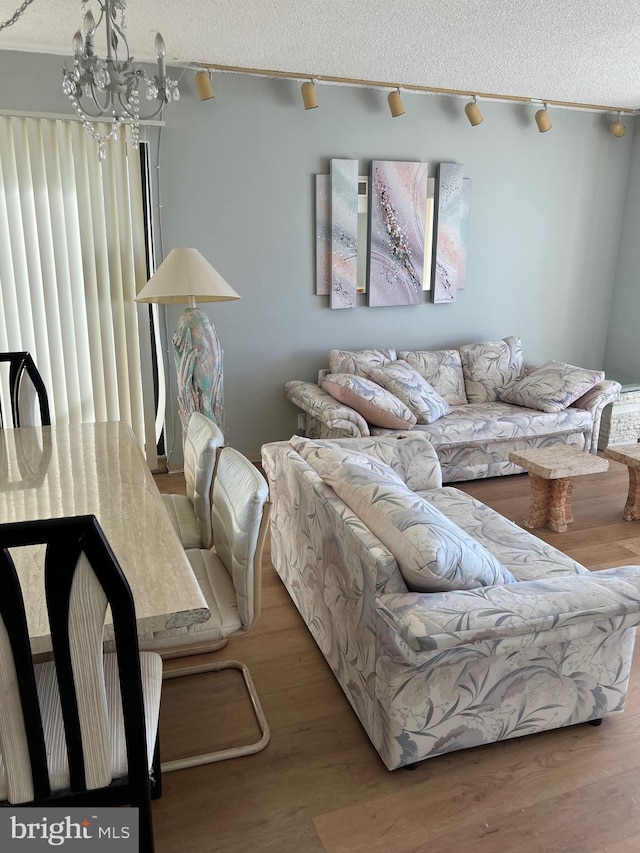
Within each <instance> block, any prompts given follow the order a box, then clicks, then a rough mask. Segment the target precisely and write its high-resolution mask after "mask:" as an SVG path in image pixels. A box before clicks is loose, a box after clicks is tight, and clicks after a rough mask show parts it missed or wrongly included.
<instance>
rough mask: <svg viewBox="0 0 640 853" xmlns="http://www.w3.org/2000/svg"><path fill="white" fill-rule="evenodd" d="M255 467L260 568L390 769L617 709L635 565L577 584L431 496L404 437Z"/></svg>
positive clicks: (291, 449)
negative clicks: (265, 537) (278, 587)
mask: <svg viewBox="0 0 640 853" xmlns="http://www.w3.org/2000/svg"><path fill="white" fill-rule="evenodd" d="M262 458H263V465H264V469H265V472H266V474H267V477H268V480H269V485H270V491H271V500H272V502H273V512H272V521H271V525H272V526H271V556H272V559H273V563H274V565H275V568H276V570H277V572H278V574H279V575H280V577H281V579H282V581H283V583H284V584H285V586H286V588H287V590H288V591H289V594H290V595H291V597H292V599H293V601H294V602H295V604H296V606H297V608H298V610H299V611H300V613H301V615H302V617H303V619H304V621H305V622H306V624H307V627H308V628H309V630H310V632H311V633H312V635H313V637H314V639H315V641H316V643H317V644H318V646H319V648H320V649H321V651H322V653H323V654H324V656H325V658H326V659H327V661H328V663H329V665H330V666H331V668H332V670H333V672H334V675H335V677H336V679H337V680H338V682H339V684H340V686H341V687H342V689H343V691H344V693H345V694H346V696H347V698H348V700H349V702H350V703H351V705H352V707H353V709H354V711H355V713H356V714H357V716H358V718H359V720H360V722H361V724H362V725H363V727H364V729H365V731H366V732H367V734H368V736H369V738H370V739H371V742H372V743H373V746H374V747H375V748H376V750H377V751H378V753H379V754H380V757H381V758H382V760H383V762H384V763H385V765H386V766H387V767H388V768H389V769H390V770H392V769H394V768H397V767H401V766H402V765H406V764H412V763H414V762H417V761H421V760H423V759H426V758H430V757H433V756H437V755H439V754H442V753H446V752H449V751H452V750H457V749H464V748H467V747H473V746H476V745H479V744H486V743H490V742H494V741H498V740H503V739H507V738H513V737H519V736H521V735H526V734H530V733H534V732H540V731H544V730H547V729H554V728H558V727H561V726H568V725H573V724H575V723H582V722H585V721H596V720H601V719H602V718H603V717H606V716H607V715H608V714H610V713H612V712H614V711H621V710H622V709H623V707H624V703H625V696H626V691H627V684H628V679H629V671H630V666H631V658H632V653H633V647H634V639H635V626H636V625H637V624H638V623H639V622H640V566H623V567H620V568H616V569H608V570H604V571H598V572H590V571H588V570H587V569H585V568H584V567H583V566H581V565H579V564H578V563H576V562H575V561H574V560H572V559H570V558H569V557H568V556H566V555H565V554H563V553H561V552H560V551H557V550H556V549H554V548H552V547H551V546H549V545H547V544H546V543H544V542H542V541H541V540H539V539H537V538H536V537H534V536H532V535H531V534H529V533H528V532H526V531H524V530H522V529H521V528H519V527H518V526H517V525H515V524H513V523H512V522H510V521H508V520H507V519H505V518H503V517H502V516H500V515H499V514H498V513H496V512H494V511H493V510H491V509H490V508H488V507H487V506H485V505H483V504H482V503H480V502H478V501H477V500H475V499H473V498H471V497H470V496H468V495H466V494H465V493H463V492H460V491H459V490H458V489H455V488H452V487H442V480H441V472H440V464H439V462H438V458H437V455H436V453H435V451H434V450H433V448H432V447H431V446H430V445H429V442H428V441H427V440H426V439H425V438H424V437H423V436H421V435H419V434H414V435H409V436H408V437H407V438H405V439H397V438H394V437H382V438H362V439H340V440H337V441H336V440H329V441H312V440H308V439H305V438H301V437H297V436H296V437H294V438H293V439H291V442H277V443H272V444H267V445H264V447H263V450H262ZM339 493H340V494H342V495H343V497H344V498H345V499H346V500H348V501H349V503H352V504H353V505H354V506H355V507H356V510H355V511H354V509H353V508H352V507H351V506H350V505H348V503H346V502H345V500H344V499H343V498H341V497H340V496H339ZM363 517H364V518H367V521H364V520H363ZM374 529H375V530H376V533H374ZM376 534H377V535H376ZM389 546H392V547H393V549H394V552H395V553H394V552H392V550H391V548H390V547H389ZM406 577H408V578H410V583H408V582H407V580H406ZM418 588H420V590H421V591H417V590H418ZM584 736H585V737H587V736H588V731H585V733H584Z"/></svg>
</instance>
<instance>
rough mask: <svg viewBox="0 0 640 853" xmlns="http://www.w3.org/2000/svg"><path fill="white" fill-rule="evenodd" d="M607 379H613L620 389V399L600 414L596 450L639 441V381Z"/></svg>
mask: <svg viewBox="0 0 640 853" xmlns="http://www.w3.org/2000/svg"><path fill="white" fill-rule="evenodd" d="M607 379H615V380H616V382H619V383H620V385H621V386H622V388H621V390H620V399H619V400H617V401H616V402H615V403H609V405H608V406H605V408H604V411H603V412H602V420H601V421H600V433H599V434H598V450H604V449H605V448H606V447H610V446H611V445H612V444H629V443H630V442H632V441H638V440H640V381H638V380H637V379H630V378H629V377H626V376H607Z"/></svg>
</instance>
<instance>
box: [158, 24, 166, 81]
mask: <svg viewBox="0 0 640 853" xmlns="http://www.w3.org/2000/svg"><path fill="white" fill-rule="evenodd" d="M165 54H166V50H165V47H164V39H163V38H162V36H161V35H160V33H156V56H157V57H158V77H160V79H162V78H163V77H165V76H166V73H167V69H166V67H165V63H164V57H165Z"/></svg>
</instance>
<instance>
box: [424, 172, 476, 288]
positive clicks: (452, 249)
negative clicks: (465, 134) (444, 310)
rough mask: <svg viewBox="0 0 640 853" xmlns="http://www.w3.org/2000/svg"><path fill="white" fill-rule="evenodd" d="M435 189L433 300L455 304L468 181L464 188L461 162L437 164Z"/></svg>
mask: <svg viewBox="0 0 640 853" xmlns="http://www.w3.org/2000/svg"><path fill="white" fill-rule="evenodd" d="M436 186H437V189H436V208H437V221H436V251H435V270H434V279H433V301H434V302H439V303H442V302H455V300H456V297H457V294H458V290H462V288H464V285H465V276H466V267H467V240H468V230H469V225H468V223H469V202H470V197H471V181H468V182H467V183H466V185H465V181H464V179H463V176H462V165H461V164H460V163H440V166H439V168H438V179H437V181H436Z"/></svg>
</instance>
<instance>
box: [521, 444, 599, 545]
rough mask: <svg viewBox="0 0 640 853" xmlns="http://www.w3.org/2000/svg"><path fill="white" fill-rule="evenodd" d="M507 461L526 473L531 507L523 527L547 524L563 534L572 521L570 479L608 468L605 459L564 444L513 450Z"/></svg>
mask: <svg viewBox="0 0 640 853" xmlns="http://www.w3.org/2000/svg"><path fill="white" fill-rule="evenodd" d="M509 461H510V462H514V463H515V464H516V465H520V467H522V468H524V469H525V470H526V471H528V472H529V480H530V482H531V505H530V507H529V514H528V516H527V518H526V519H525V522H524V527H527V528H534V527H544V526H545V525H547V526H548V527H550V528H551V530H555V532H556V533H565V532H566V530H567V525H569V524H571V522H572V521H573V514H572V512H571V491H572V489H573V483H572V479H571V478H572V477H577V476H579V475H581V474H597V473H600V472H601V471H606V470H607V468H608V467H609V462H608V461H607V460H606V459H602V458H601V457H600V456H594V455H593V454H592V453H586V452H585V451H584V450H578V449H577V448H575V447H572V446H570V445H564V444H560V445H555V446H553V447H536V448H532V449H531V450H522V451H520V452H516V451H514V452H513V453H510V454H509Z"/></svg>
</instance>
